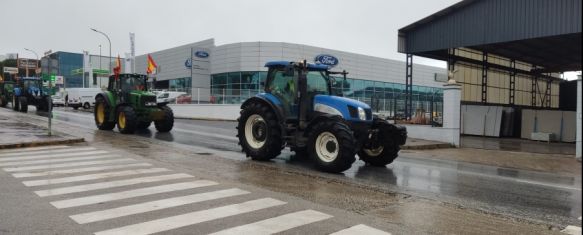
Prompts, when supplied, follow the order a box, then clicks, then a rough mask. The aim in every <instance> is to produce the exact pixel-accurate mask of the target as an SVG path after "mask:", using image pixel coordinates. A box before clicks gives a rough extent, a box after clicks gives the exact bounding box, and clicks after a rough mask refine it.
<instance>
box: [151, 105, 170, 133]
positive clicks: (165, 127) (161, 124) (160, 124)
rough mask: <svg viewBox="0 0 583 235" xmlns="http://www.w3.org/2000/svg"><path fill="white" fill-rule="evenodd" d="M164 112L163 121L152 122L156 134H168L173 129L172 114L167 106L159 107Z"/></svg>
mask: <svg viewBox="0 0 583 235" xmlns="http://www.w3.org/2000/svg"><path fill="white" fill-rule="evenodd" d="M160 109H162V111H164V119H162V120H158V121H154V126H156V130H157V131H158V132H169V131H171V130H172V128H173V127H174V112H172V109H171V108H170V107H168V106H162V107H160Z"/></svg>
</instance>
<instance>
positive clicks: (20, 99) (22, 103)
mask: <svg viewBox="0 0 583 235" xmlns="http://www.w3.org/2000/svg"><path fill="white" fill-rule="evenodd" d="M18 102H19V103H20V104H19V106H20V112H23V113H26V112H28V100H27V99H26V97H24V96H21V97H18Z"/></svg>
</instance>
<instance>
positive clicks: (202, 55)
mask: <svg viewBox="0 0 583 235" xmlns="http://www.w3.org/2000/svg"><path fill="white" fill-rule="evenodd" d="M194 56H196V57H198V58H207V57H209V53H208V52H206V51H197V52H195V53H194Z"/></svg>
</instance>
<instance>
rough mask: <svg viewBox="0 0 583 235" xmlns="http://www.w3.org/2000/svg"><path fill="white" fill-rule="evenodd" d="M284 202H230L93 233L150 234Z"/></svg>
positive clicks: (106, 234) (266, 200)
mask: <svg viewBox="0 0 583 235" xmlns="http://www.w3.org/2000/svg"><path fill="white" fill-rule="evenodd" d="M284 204H286V202H282V201H279V200H275V199H273V198H263V199H258V200H253V201H248V202H243V203H239V204H232V205H228V206H223V207H217V208H213V209H208V210H202V211H195V212H192V213H188V214H182V215H177V216H172V217H167V218H163V219H157V220H152V221H148V222H144V223H138V224H133V225H128V226H124V227H120V228H114V229H110V230H105V231H101V232H96V233H95V235H110V234H134V235H137V234H152V233H157V232H163V231H168V230H172V229H176V228H181V227H185V226H189V225H194V224H198V223H202V222H206V221H211V220H215V219H220V218H225V217H229V216H234V215H238V214H243V213H248V212H252V211H257V210H261V209H265V208H270V207H274V206H280V205H284Z"/></svg>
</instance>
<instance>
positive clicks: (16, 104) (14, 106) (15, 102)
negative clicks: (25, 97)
mask: <svg viewBox="0 0 583 235" xmlns="http://www.w3.org/2000/svg"><path fill="white" fill-rule="evenodd" d="M18 101H19V99H18V97H16V96H15V95H13V96H12V110H14V111H18V110H20V103H19V102H18Z"/></svg>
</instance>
